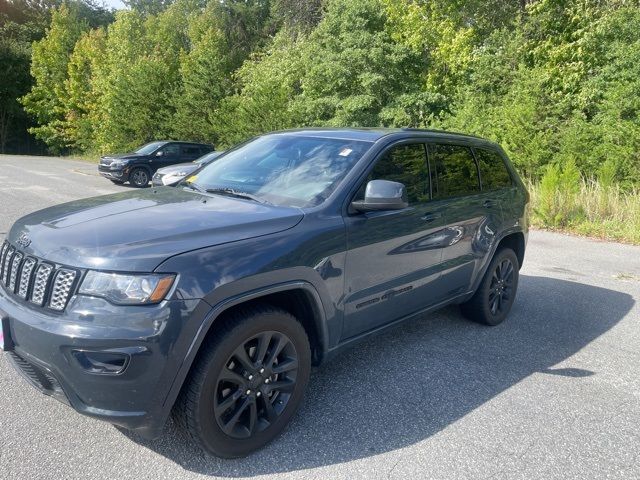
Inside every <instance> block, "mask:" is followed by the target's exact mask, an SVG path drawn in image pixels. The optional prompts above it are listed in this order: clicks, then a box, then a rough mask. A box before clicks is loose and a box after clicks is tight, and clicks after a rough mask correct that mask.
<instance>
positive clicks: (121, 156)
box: [100, 152, 146, 165]
mask: <svg viewBox="0 0 640 480" xmlns="http://www.w3.org/2000/svg"><path fill="white" fill-rule="evenodd" d="M140 157H146V155H141V154H139V153H135V152H131V153H118V154H115V155H104V156H102V157H100V163H102V164H103V165H110V164H111V162H113V161H114V160H131V159H134V158H140Z"/></svg>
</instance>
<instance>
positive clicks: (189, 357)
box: [163, 280, 329, 423]
mask: <svg viewBox="0 0 640 480" xmlns="http://www.w3.org/2000/svg"><path fill="white" fill-rule="evenodd" d="M255 303H270V304H271V305H274V306H277V307H279V308H283V309H284V310H286V311H288V312H290V313H292V315H294V316H296V318H298V319H300V321H301V323H302V325H303V327H304V328H305V331H306V332H307V335H308V336H309V342H310V344H311V349H312V350H311V353H312V362H313V364H316V365H317V364H319V363H320V362H321V361H322V359H323V358H324V356H325V354H326V352H327V349H328V341H329V336H328V329H327V324H326V315H325V311H324V308H323V305H322V301H321V297H320V295H319V294H318V292H317V290H316V289H315V287H314V286H313V285H312V284H310V283H309V282H306V281H303V280H300V281H294V282H288V283H283V284H279V285H275V286H270V287H265V288H262V289H258V290H253V291H251V292H247V293H244V294H241V295H238V296H235V297H231V298H229V299H227V300H225V301H222V302H220V303H219V304H217V305H215V306H214V307H213V308H212V309H211V311H210V312H209V314H208V315H207V317H206V319H205V321H204V322H202V325H201V326H200V328H199V329H198V332H197V334H196V335H195V337H194V339H193V341H192V343H191V345H190V347H189V349H188V351H187V353H186V355H185V358H184V361H183V362H182V365H181V366H180V368H179V370H178V373H177V375H176V377H175V379H174V381H173V384H172V386H171V388H170V390H169V393H168V394H167V396H166V398H165V401H164V407H163V410H164V420H166V418H167V417H168V416H169V413H170V412H171V409H172V408H173V405H174V403H175V401H176V399H177V397H178V394H179V393H180V390H181V389H182V386H183V385H184V382H185V380H186V379H187V377H188V375H189V372H190V371H191V368H192V367H193V364H194V362H195V359H196V358H197V355H198V352H199V351H200V350H201V348H202V346H203V345H204V344H205V342H206V339H207V337H208V335H209V334H210V333H211V332H212V329H213V328H214V327H215V325H216V324H219V322H220V321H224V319H225V318H226V316H227V315H229V314H230V313H232V311H233V309H236V308H240V307H242V306H246V305H248V304H255ZM294 312H295V313H294ZM309 315H311V317H309ZM164 420H163V423H164Z"/></svg>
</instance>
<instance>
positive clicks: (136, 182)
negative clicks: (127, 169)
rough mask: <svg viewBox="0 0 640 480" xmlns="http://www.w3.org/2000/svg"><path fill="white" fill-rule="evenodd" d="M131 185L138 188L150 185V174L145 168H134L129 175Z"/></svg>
mask: <svg viewBox="0 0 640 480" xmlns="http://www.w3.org/2000/svg"><path fill="white" fill-rule="evenodd" d="M129 183H130V184H131V185H133V186H134V187H137V188H144V187H146V186H147V185H149V172H147V171H146V170H145V169H144V168H134V169H133V170H131V173H130V174H129Z"/></svg>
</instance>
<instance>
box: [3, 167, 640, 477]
mask: <svg viewBox="0 0 640 480" xmlns="http://www.w3.org/2000/svg"><path fill="white" fill-rule="evenodd" d="M126 188H128V187H123V186H115V185H112V184H111V183H110V182H109V181H107V180H105V179H103V178H101V177H99V176H97V175H96V166H95V165H92V164H89V163H85V162H74V161H69V160H56V159H47V158H42V157H41V158H29V157H11V156H0V194H1V195H2V197H3V200H2V203H1V207H0V239H1V238H2V237H4V234H6V232H7V231H8V229H9V228H10V226H11V224H12V223H13V222H14V221H15V220H16V219H17V218H19V217H20V216H21V215H24V214H26V213H28V212H31V211H33V210H36V209H39V208H43V207H46V206H48V205H53V204H57V203H61V202H65V201H70V200H73V199H77V198H82V197H88V196H93V195H101V194H107V193H111V192H118V191H122V190H123V189H126ZM519 288H520V290H519V293H518V298H517V299H516V303H515V305H514V307H513V310H512V313H511V316H510V318H509V319H508V321H507V322H505V323H504V324H502V325H500V326H498V327H494V328H488V327H482V326H479V325H475V324H472V323H469V322H467V321H465V320H464V319H463V318H462V317H461V316H460V314H459V313H458V311H457V309H456V308H448V309H445V310H444V311H441V312H439V313H437V314H434V315H430V316H426V317H423V318H419V319H416V320H413V321H410V322H408V323H405V324H404V325H401V326H399V327H396V328H394V329H392V330H389V331H387V332H386V333H384V334H382V335H379V336H377V337H374V338H371V339H369V340H368V341H366V342H364V343H362V344H360V345H359V346H357V347H356V348H355V349H352V350H351V351H349V352H347V353H345V354H343V355H341V356H339V357H338V358H336V359H334V360H333V361H331V362H330V363H328V364H326V365H324V366H322V367H320V368H317V369H315V371H314V373H313V375H312V378H311V382H310V386H309V391H308V394H307V398H306V401H305V403H304V405H303V407H302V409H301V411H300V412H299V414H298V415H297V417H296V418H295V420H294V421H293V422H292V424H291V425H290V426H289V428H288V429H287V430H286V431H285V433H284V435H282V437H280V438H279V439H278V440H277V441H275V442H274V443H272V444H271V445H269V446H268V447H267V448H265V449H263V450H261V451H260V452H257V453H255V454H253V455H252V456H250V457H248V458H246V459H241V460H233V461H229V460H220V459H216V458H210V457H206V456H205V455H204V454H202V453H201V452H199V451H198V450H197V449H196V448H195V447H193V446H192V445H191V444H190V443H189V442H188V441H187V440H186V439H185V438H184V437H183V436H182V435H181V433H180V432H178V431H176V430H175V428H174V427H173V425H171V424H170V425H167V427H166V429H165V434H164V435H163V436H162V437H161V438H159V439H158V440H155V441H145V440H142V439H140V438H138V437H136V436H135V435H133V434H130V433H128V432H126V431H122V430H119V429H117V428H115V427H113V426H111V425H109V424H106V423H102V422H99V421H96V420H92V419H89V418H85V417H82V416H80V415H79V414H76V413H75V412H73V411H72V410H70V409H69V408H68V407H65V406H63V405H62V404H59V403H58V402H56V401H55V400H53V399H51V398H48V397H45V396H43V395H41V394H39V393H38V392H37V391H35V390H34V389H33V388H32V387H30V386H28V385H27V384H26V383H25V382H24V381H23V380H22V379H21V378H20V377H19V376H18V375H17V374H16V373H15V372H13V371H12V368H11V367H10V365H9V364H8V362H7V361H6V359H4V358H2V355H0V478H2V479H4V478H7V479H9V478H11V479H39V478H43V479H44V478H46V479H51V478H65V479H72V478H83V479H84V478H91V479H94V478H95V479H112V478H136V479H147V478H149V479H162V478H172V479H173V478H175V479H190V478H207V477H210V478H213V477H222V478H241V477H254V476H257V477H263V478H305V479H306V478H319V479H326V478H345V479H357V478H374V479H377V478H389V479H401V478H402V479H405V478H406V479H416V478H420V479H423V478H438V479H445V478H456V479H458V478H470V479H489V478H492V479H494V478H495V479H499V478H505V479H520V478H522V479H531V478H545V479H546V478H557V479H567V478H620V479H631V478H640V348H638V346H639V345H640V307H639V306H638V303H637V302H638V300H640V247H633V246H627V245H621V244H616V243H605V242H599V241H593V240H587V239H581V238H576V237H570V236H565V235H559V234H553V233H547V232H539V231H534V232H532V233H531V235H530V239H529V246H528V250H527V254H526V259H525V264H524V267H523V268H522V271H521V279H520V287H519Z"/></svg>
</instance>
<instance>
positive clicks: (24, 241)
mask: <svg viewBox="0 0 640 480" xmlns="http://www.w3.org/2000/svg"><path fill="white" fill-rule="evenodd" d="M16 241H17V242H18V245H20V246H21V247H22V248H27V247H28V246H29V245H30V244H31V239H30V238H29V235H28V234H27V232H23V233H22V234H21V235H20V236H19V237H18V240H16Z"/></svg>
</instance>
